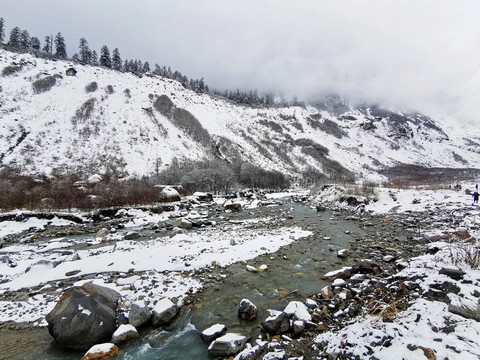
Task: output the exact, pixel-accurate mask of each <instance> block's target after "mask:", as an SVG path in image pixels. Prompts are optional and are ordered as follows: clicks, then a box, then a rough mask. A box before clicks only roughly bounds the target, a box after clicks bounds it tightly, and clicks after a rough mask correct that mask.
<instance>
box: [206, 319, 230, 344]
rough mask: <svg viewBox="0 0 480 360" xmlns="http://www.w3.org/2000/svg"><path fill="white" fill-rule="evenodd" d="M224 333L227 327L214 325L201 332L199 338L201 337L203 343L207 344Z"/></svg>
mask: <svg viewBox="0 0 480 360" xmlns="http://www.w3.org/2000/svg"><path fill="white" fill-rule="evenodd" d="M226 332H227V327H226V326H225V325H223V324H215V325H212V326H210V327H209V328H208V329H205V330H203V331H202V333H201V334H200V336H201V337H202V340H203V341H205V342H206V343H208V344H209V343H211V342H212V341H213V340H215V339H217V338H219V337H220V336H223V335H225V333H226Z"/></svg>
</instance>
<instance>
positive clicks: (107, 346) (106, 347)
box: [85, 343, 115, 355]
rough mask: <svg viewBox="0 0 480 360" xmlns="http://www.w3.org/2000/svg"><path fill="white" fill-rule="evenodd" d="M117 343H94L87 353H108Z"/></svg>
mask: <svg viewBox="0 0 480 360" xmlns="http://www.w3.org/2000/svg"><path fill="white" fill-rule="evenodd" d="M114 346H115V344H112V343H104V344H97V345H93V346H92V347H91V348H90V349H89V350H88V351H87V352H86V353H85V355H87V354H98V353H108V352H109V351H110V350H112V348H113V347H114Z"/></svg>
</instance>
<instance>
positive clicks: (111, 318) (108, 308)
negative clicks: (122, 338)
mask: <svg viewBox="0 0 480 360" xmlns="http://www.w3.org/2000/svg"><path fill="white" fill-rule="evenodd" d="M120 297H121V296H120V294H119V293H118V292H116V291H115V290H112V289H109V288H106V287H103V286H99V285H95V284H90V283H87V284H84V285H82V286H80V287H72V288H69V289H67V290H65V292H64V293H63V294H62V296H61V297H60V300H59V301H58V303H57V304H56V305H55V307H54V308H53V310H52V311H51V312H50V313H48V315H47V316H46V320H47V323H48V331H49V332H50V334H51V335H52V336H53V338H54V339H55V341H56V342H57V343H58V345H59V346H60V347H62V348H65V349H72V350H86V349H88V348H90V347H91V346H92V345H94V344H98V343H102V342H107V341H110V339H111V337H112V334H113V333H114V332H115V330H116V329H117V324H116V315H117V304H118V301H119V300H120Z"/></svg>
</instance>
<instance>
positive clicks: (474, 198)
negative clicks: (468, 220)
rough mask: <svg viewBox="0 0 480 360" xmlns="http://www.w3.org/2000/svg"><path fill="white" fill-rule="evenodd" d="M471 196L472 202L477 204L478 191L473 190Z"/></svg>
mask: <svg viewBox="0 0 480 360" xmlns="http://www.w3.org/2000/svg"><path fill="white" fill-rule="evenodd" d="M472 196H473V203H474V204H478V191H475V192H474V193H473V195H472Z"/></svg>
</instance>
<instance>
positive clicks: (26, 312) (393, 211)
mask: <svg viewBox="0 0 480 360" xmlns="http://www.w3.org/2000/svg"><path fill="white" fill-rule="evenodd" d="M468 186H469V187H471V184H470V185H468ZM334 190H335V189H333V188H332V189H330V190H329V189H327V190H325V191H324V192H322V193H321V194H319V195H318V196H316V197H313V196H308V195H307V194H301V196H297V197H296V199H301V198H304V199H305V200H306V201H307V203H308V204H310V205H314V204H325V205H327V206H328V207H329V208H334V209H335V211H334V212H333V213H332V214H331V217H330V218H329V219H327V218H325V216H326V215H322V213H319V215H315V216H303V217H299V216H294V214H293V213H292V209H291V208H289V207H288V206H285V205H283V206H281V205H279V203H278V202H277V200H276V199H275V198H274V197H275V196H273V195H270V196H268V197H269V198H263V199H260V198H259V199H250V200H248V201H245V200H244V199H243V200H240V201H242V202H243V208H244V210H243V211H242V212H240V213H230V212H224V211H218V209H219V206H220V204H221V201H220V200H219V201H217V204H210V205H202V204H199V203H198V204H196V205H194V206H193V207H192V208H191V209H190V210H189V211H186V210H177V211H176V212H174V213H169V214H167V213H162V214H154V213H152V212H149V211H140V210H134V209H125V210H123V211H122V212H120V213H119V214H118V217H115V218H112V219H104V221H103V222H102V223H100V224H97V225H95V226H92V225H86V226H85V225H82V226H80V225H77V224H75V223H72V222H70V221H68V220H61V219H58V218H54V219H50V220H40V219H38V218H35V217H31V218H29V217H19V218H18V219H17V220H18V221H14V220H13V221H3V222H1V223H0V236H2V237H3V239H4V240H3V241H4V243H3V248H1V249H0V274H1V275H0V321H1V322H2V324H3V325H2V327H3V329H7V328H12V327H15V325H12V324H15V323H18V324H20V323H21V324H25V323H26V324H28V326H33V327H43V326H46V322H45V315H46V314H47V313H48V312H49V311H50V310H51V309H52V308H53V307H54V306H55V304H56V302H57V300H58V298H59V296H60V295H61V293H62V291H63V290H65V289H66V288H68V287H70V286H72V285H80V284H82V283H85V282H89V281H93V282H95V283H97V284H101V285H105V286H108V287H111V288H113V289H115V290H117V291H119V292H120V293H121V294H122V296H123V297H124V298H125V299H126V302H127V303H128V302H133V301H135V300H136V299H138V298H139V297H142V298H154V297H169V298H177V299H178V300H179V301H181V302H183V303H184V304H185V306H189V304H192V305H194V303H195V301H196V300H195V298H196V297H197V296H202V293H203V294H204V296H206V294H209V292H208V289H209V288H210V287H212V286H213V287H217V288H220V289H221V288H222V283H224V282H226V281H229V278H232V271H238V269H237V268H238V264H242V262H243V265H242V266H243V267H245V265H246V264H251V265H254V266H255V267H258V266H259V265H260V264H262V263H268V266H269V268H270V269H272V270H271V271H272V272H273V271H274V269H275V266H276V264H277V263H279V262H281V261H282V259H284V258H288V257H289V256H290V255H291V254H290V252H292V251H294V252H302V253H304V254H305V256H308V254H309V251H311V249H312V247H314V246H317V244H318V243H322V244H324V245H325V246H327V248H328V250H329V252H330V253H331V254H332V255H333V256H332V257H330V261H329V262H327V263H325V262H321V263H320V264H319V265H318V271H319V272H321V273H320V275H325V274H327V273H328V272H330V271H332V270H336V269H340V268H345V267H350V266H354V265H355V264H356V263H358V262H359V261H361V260H362V259H368V260H370V261H372V262H374V263H375V264H378V266H379V268H380V269H381V272H380V273H373V274H367V275H366V277H364V278H362V279H361V281H358V280H357V281H354V280H353V277H348V276H346V277H344V281H343V283H341V282H338V281H337V282H333V283H332V281H333V277H329V278H328V277H327V279H326V280H327V281H328V284H333V285H332V288H333V292H334V294H336V295H339V294H340V293H345V294H347V292H348V293H349V294H350V295H349V296H348V297H350V298H347V297H346V298H345V301H343V300H344V299H343V298H342V295H339V296H338V298H339V299H340V300H339V301H338V302H337V303H335V304H334V306H333V307H332V306H330V307H329V306H326V304H329V305H330V304H331V303H334V302H333V301H331V300H328V299H323V298H322V296H321V295H319V294H320V290H321V288H318V290H317V291H315V292H314V293H312V294H309V298H310V300H313V301H314V302H316V307H315V308H313V310H312V312H318V313H319V318H318V319H317V323H318V325H320V323H321V324H322V325H323V326H318V327H317V328H316V329H310V330H308V331H306V332H305V333H303V334H302V335H301V336H298V337H296V338H294V337H293V336H283V337H278V338H277V337H274V339H273V340H272V339H268V340H270V341H266V340H267V337H265V336H263V337H262V338H258V339H257V341H256V342H255V343H253V345H255V346H253V347H250V348H248V349H246V350H244V351H243V352H242V353H240V354H239V355H237V359H261V358H265V359H267V358H268V359H277V358H278V359H282V358H285V359H286V358H302V357H303V359H315V358H323V357H325V358H333V359H335V358H360V359H363V358H371V359H374V358H377V359H425V358H428V359H435V358H436V359H447V358H448V359H454V358H457V357H458V356H460V354H461V356H462V358H464V359H479V358H480V351H479V350H478V349H480V322H479V320H480V308H479V299H480V292H479V289H480V287H479V286H480V270H478V266H479V265H480V263H479V261H480V255H479V253H480V250H479V247H478V246H479V244H478V241H477V240H476V239H478V237H479V235H480V227H479V226H478V222H479V221H480V208H479V207H478V205H473V204H472V201H471V195H468V194H466V193H465V192H464V191H463V190H461V191H455V190H451V189H436V190H428V189H415V190H412V189H410V190H398V189H383V188H382V189H375V193H376V201H370V202H369V204H368V205H366V206H365V207H361V208H358V207H357V208H352V207H348V206H346V205H345V203H341V202H339V201H338V196H337V195H338V193H336V192H335V191H334ZM337 190H338V189H337ZM285 195H286V196H292V195H295V194H292V193H288V194H279V195H278V197H280V196H285ZM307 198H308V200H307ZM222 201H223V200H222ZM220 208H221V207H220ZM352 210H355V211H357V212H353V213H352ZM312 211H313V210H312ZM324 214H326V213H324ZM179 219H181V221H180V223H179V222H178V220H179ZM336 219H348V221H351V222H352V223H354V224H355V226H358V227H359V228H360V229H362V232H359V233H354V234H351V239H350V240H349V242H348V245H346V246H345V248H346V249H347V252H346V253H347V256H346V257H345V258H343V257H341V258H340V257H337V256H336V254H337V252H338V251H339V250H341V247H340V246H339V245H337V244H336V239H335V238H334V237H331V236H329V235H330V234H329V233H326V230H325V229H326V227H325V226H324V225H323V224H322V222H321V221H319V220H322V221H329V222H331V223H332V224H333V225H334V226H335V224H336V221H337V220H336ZM207 220H208V221H207ZM182 222H183V226H184V227H187V226H186V225H185V224H188V223H192V224H194V225H195V224H196V225H199V227H194V228H193V229H194V230H192V229H189V230H187V231H186V230H185V229H181V228H179V227H178V226H176V225H180V226H182V224H181V223H182ZM119 224H121V226H118V225H119ZM102 227H104V228H106V232H103V233H100V232H99V230H100V228H102ZM38 229H41V230H42V231H38ZM93 231H94V232H95V234H96V235H94V234H92V232H93ZM14 233H16V234H17V235H15V236H13V234H14ZM18 234H19V235H18ZM46 235H48V237H47V236H46ZM6 239H7V240H8V242H7V241H6ZM14 239H15V240H14ZM472 265H473V266H472ZM233 266H237V268H234V267H233ZM232 269H236V270H232ZM243 271H245V270H243ZM267 272H268V271H267ZM312 281H318V279H312ZM154 284H162V285H161V286H158V285H157V286H155V285H154ZM335 284H337V285H335ZM195 294H200V295H195ZM194 295H195V296H194ZM286 296H287V297H288V296H294V294H293V295H292V294H287V295H286ZM296 300H298V299H296ZM305 300H306V298H304V299H303V301H305ZM327 300H328V301H327ZM204 301H205V299H204ZM357 303H358V304H360V305H361V308H360V309H357V310H358V311H357V312H356V314H353V313H351V312H350V311H349V309H350V308H351V307H352V304H357ZM324 306H326V307H327V308H326V309H325V307H324ZM372 306H373V307H372ZM198 330H199V331H202V330H203V329H198ZM22 334H24V333H22V332H19V336H23V335H22ZM9 338H10V339H11V337H9ZM4 339H6V337H4ZM7 345H8V344H5V343H4V344H1V341H0V353H2V354H4V355H6V354H5V350H8V349H10V350H9V351H11V346H10V345H8V346H7ZM25 346H27V345H25ZM18 350H19V349H17V351H16V353H17V354H18V353H21V351H20V352H19V351H18ZM20 350H21V349H20ZM23 351H24V352H23V353H25V349H23ZM282 353H283V355H282ZM267 354H270V355H267ZM8 355H9V357H10V358H14V357H12V356H14V354H8ZM36 356H38V352H37V353H36ZM264 356H266V357H264ZM275 356H277V357H275Z"/></svg>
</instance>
